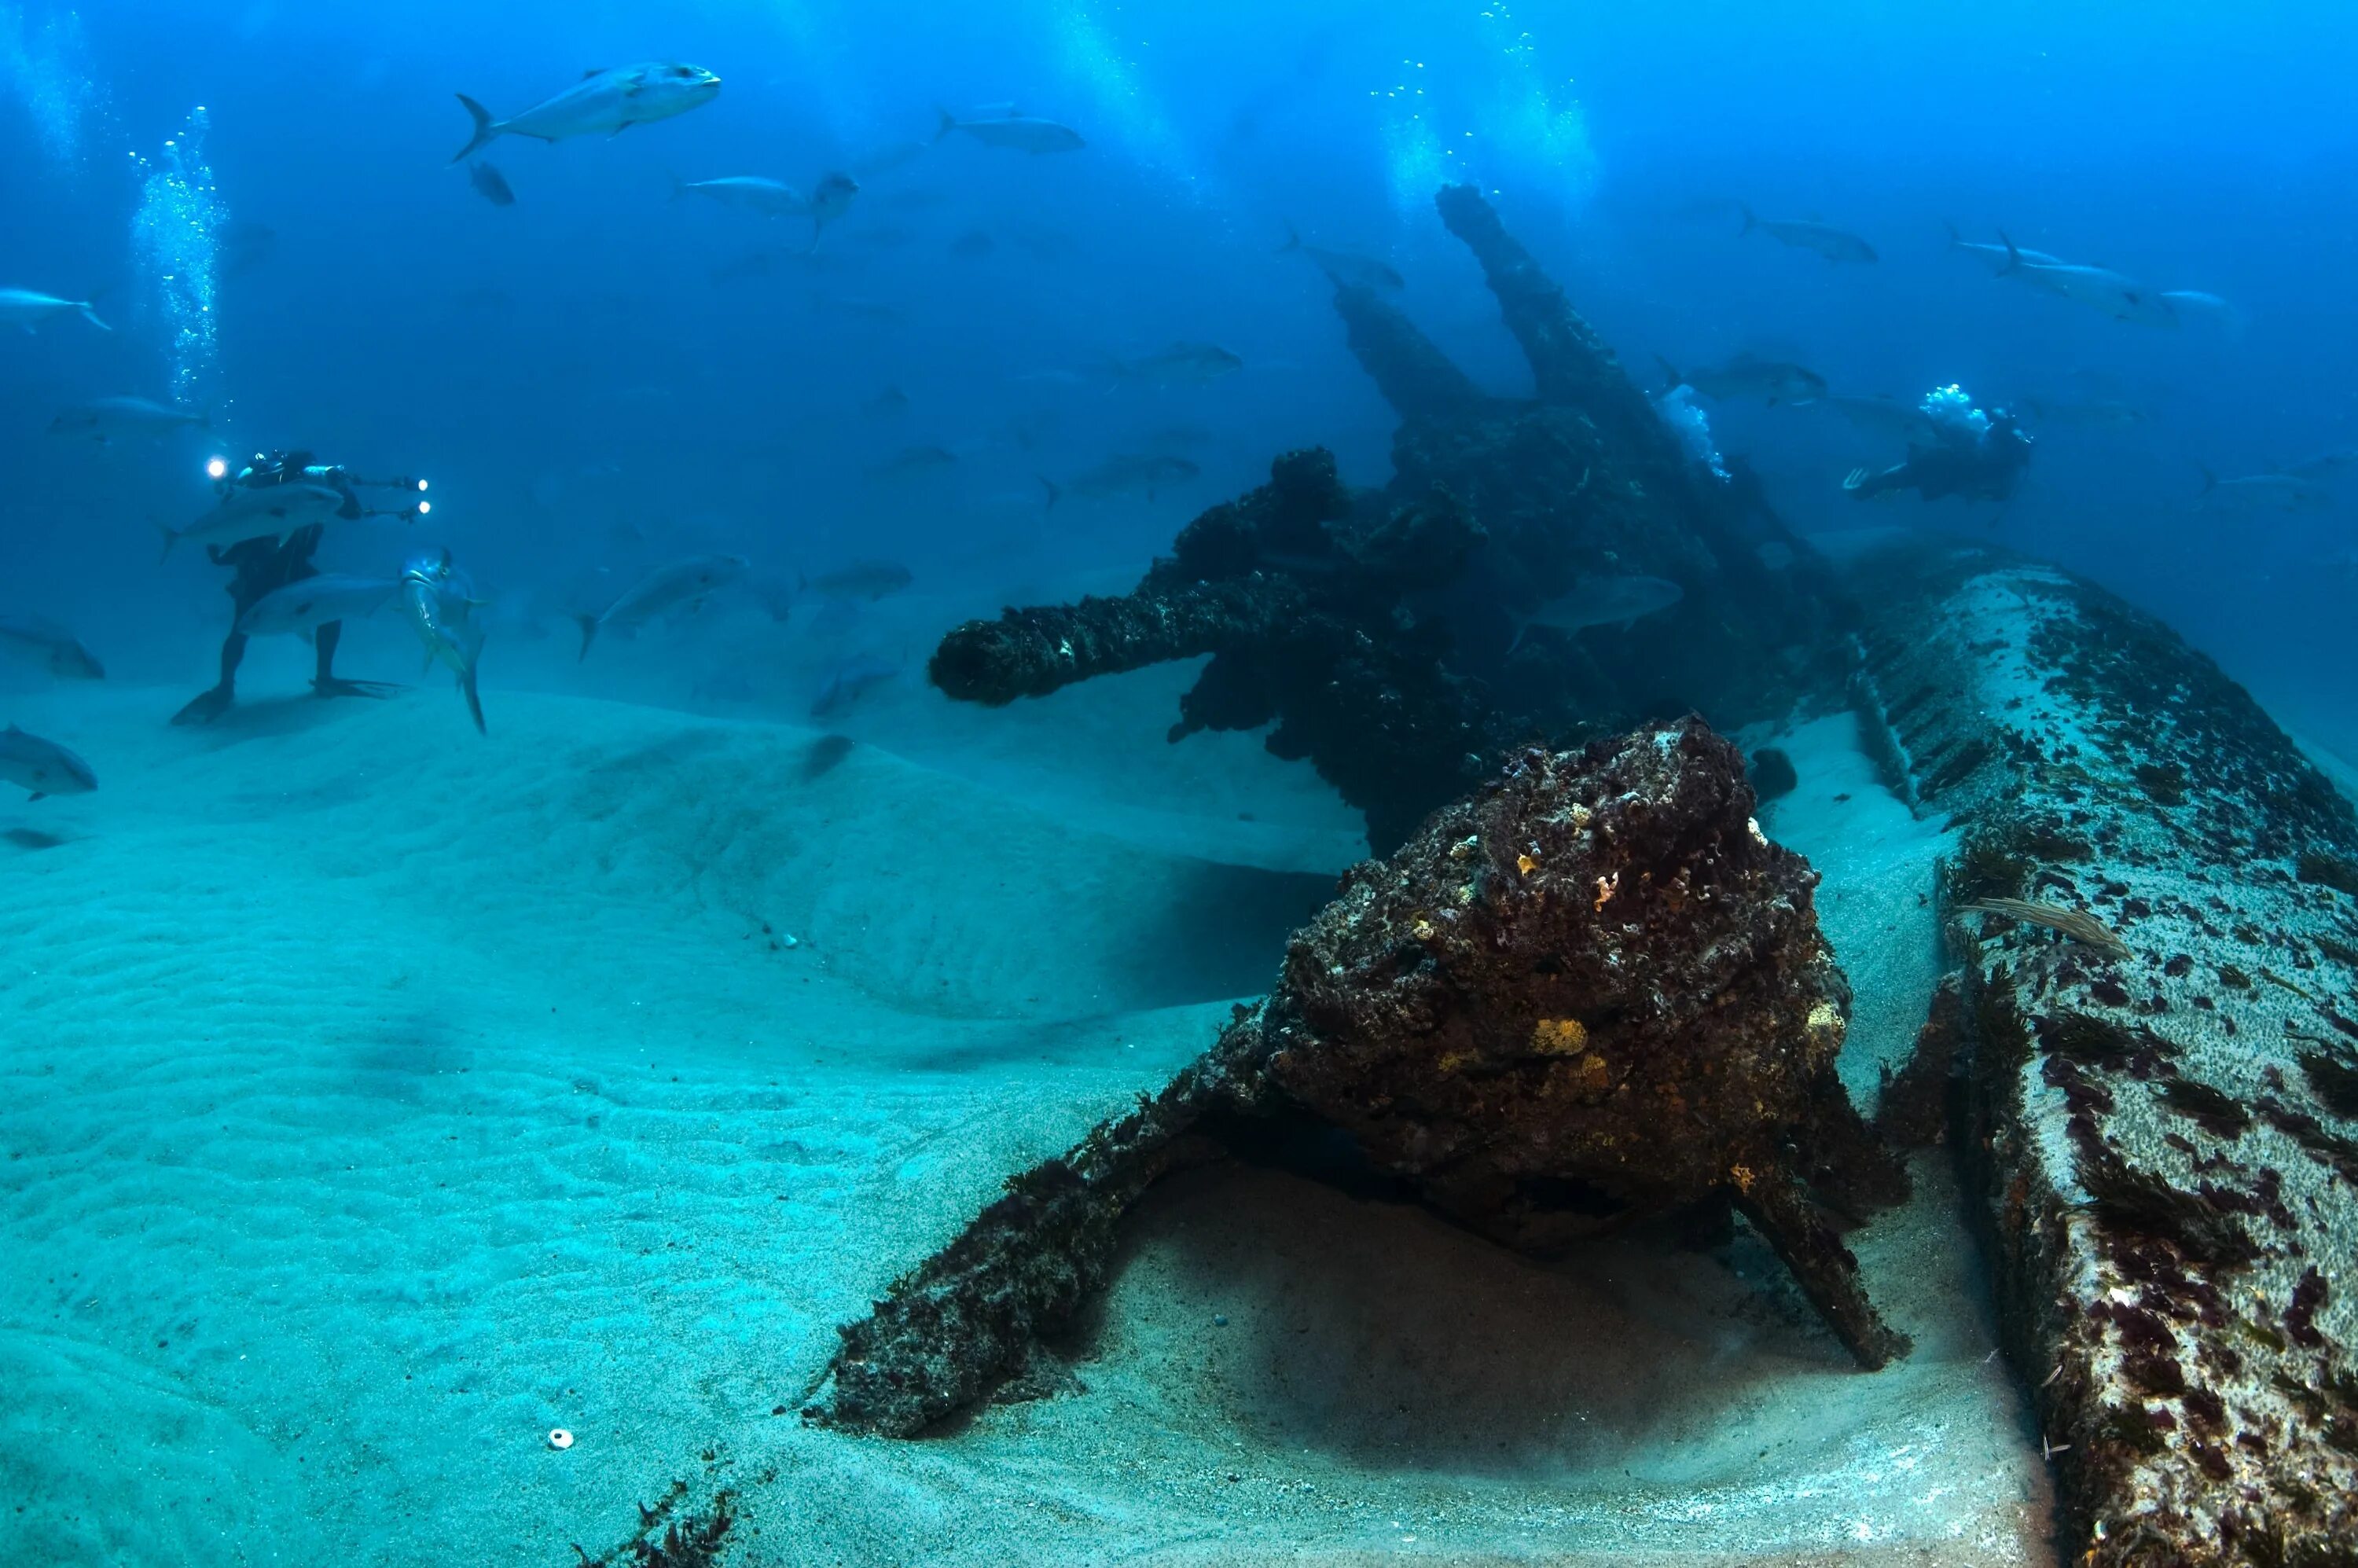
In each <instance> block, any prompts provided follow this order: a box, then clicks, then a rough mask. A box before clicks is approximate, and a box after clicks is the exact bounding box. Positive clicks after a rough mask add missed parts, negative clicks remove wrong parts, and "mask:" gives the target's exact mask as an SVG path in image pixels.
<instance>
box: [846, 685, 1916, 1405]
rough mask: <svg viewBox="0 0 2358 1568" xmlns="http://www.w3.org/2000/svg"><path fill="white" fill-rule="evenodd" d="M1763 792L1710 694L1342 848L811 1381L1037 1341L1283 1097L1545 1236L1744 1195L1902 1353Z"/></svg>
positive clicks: (1812, 1281)
mask: <svg viewBox="0 0 2358 1568" xmlns="http://www.w3.org/2000/svg"><path fill="white" fill-rule="evenodd" d="M1752 808H1753V798H1752V795H1751V791H1750V789H1749V787H1748V785H1747V784H1746V783H1745V779H1744V767H1743V760H1742V758H1741V756H1740V755H1739V754H1738V753H1737V752H1736V748H1735V747H1734V746H1732V745H1731V744H1729V743H1728V742H1727V741H1725V740H1722V739H1721V738H1719V737H1718V736H1716V735H1714V734H1713V733H1712V732H1711V731H1710V730H1707V729H1705V728H1704V726H1703V725H1702V724H1701V723H1700V722H1699V721H1697V720H1693V719H1688V720H1684V721H1682V722H1680V723H1676V724H1671V725H1667V726H1661V727H1655V728H1648V729H1644V730H1639V731H1637V732H1636V733H1634V734H1631V735H1628V736H1627V737H1624V738H1622V739H1619V740H1617V741H1600V742H1597V743H1595V744H1593V745H1592V746H1591V747H1589V748H1588V749H1587V750H1586V751H1585V752H1553V753H1552V752H1545V751H1541V750H1536V749H1534V750H1531V751H1528V752H1523V753H1521V754H1520V755H1519V756H1518V757H1516V758H1515V759H1514V760H1513V761H1512V762H1510V763H1509V765H1508V766H1507V767H1506V768H1505V769H1504V770H1503V771H1502V773H1500V774H1499V775H1498V776H1496V777H1494V778H1493V779H1491V780H1490V781H1488V782H1487V783H1486V784H1484V785H1483V786H1482V787H1481V788H1480V789H1479V790H1478V791H1476V793H1475V794H1474V795H1472V796H1471V797H1470V798H1467V799H1466V800H1463V801H1461V802H1459V803H1458V804H1456V805H1455V806H1451V807H1449V808H1447V809H1446V810H1444V811H1442V812H1439V813H1437V814H1436V815H1435V816H1433V818H1432V819H1431V820H1430V821H1429V822H1428V823H1427V824H1426V825H1425V826H1424V827H1423V828H1422V831H1420V832H1419V833H1418V834H1417V835H1416V837H1415V838H1413V839H1412V840H1411V841H1410V842H1409V843H1408V844H1407V845H1406V846H1404V847H1403V848H1402V849H1401V850H1400V851H1399V852H1398V853H1396V854H1394V855H1393V856H1392V857H1391V858H1390V860H1385V861H1368V862H1366V863H1364V864H1362V865H1360V866H1358V867H1357V868H1356V869H1355V870H1353V871H1351V872H1349V873H1348V874H1347V876H1346V878H1345V879H1344V884H1343V887H1342V890H1341V892H1340V894H1339V896H1338V897H1337V898H1336V900H1335V902H1334V903H1331V904H1329V905H1328V906H1327V908H1326V909H1325V911H1324V912H1322V913H1321V914H1319V915H1318V916H1317V917H1316V918H1315V919H1314V920H1313V922H1312V923H1311V924H1310V925H1308V926H1306V927H1305V928H1303V930H1302V931H1300V932H1298V933H1297V934H1296V935H1295V936H1294V937H1293V942H1292V944H1291V945H1290V946H1289V947H1288V949H1287V952H1286V955H1285V959H1284V964H1283V968H1282V972H1281V974H1280V976H1279V980H1278V985H1277V989H1276V990H1275V991H1274V992H1273V993H1272V994H1271V996H1270V997H1269V998H1268V999H1267V1000H1264V1001H1262V1002H1261V1003H1260V1005H1258V1006H1256V1007H1253V1008H1249V1009H1240V1010H1239V1011H1238V1016H1237V1018H1236V1020H1235V1022H1233V1023H1231V1024H1230V1025H1229V1026H1228V1029H1227V1030H1226V1031H1225V1032H1224V1033H1222V1035H1221V1037H1220V1039H1219V1041H1218V1043H1217V1044H1215V1045H1214V1046H1213V1048H1212V1049H1211V1050H1210V1051H1209V1052H1207V1053H1206V1054H1205V1055H1204V1056H1203V1057H1201V1058H1200V1059H1198V1060H1197V1061H1196V1062H1195V1064H1194V1065H1191V1066H1189V1067H1188V1068H1187V1069H1186V1070H1185V1071H1184V1072H1182V1073H1181V1074H1180V1075H1179V1076H1178V1077H1177V1078H1176V1079H1175V1080H1174V1082H1173V1083H1172V1084H1171V1085H1170V1086H1169V1087H1166V1088H1165V1089H1164V1090H1163V1092H1162V1093H1161V1094H1160V1095H1157V1096H1155V1097H1154V1098H1152V1099H1149V1100H1146V1101H1144V1102H1143V1103H1141V1106H1140V1107H1139V1108H1137V1109H1136V1110H1135V1111H1134V1112H1132V1113H1131V1114H1130V1115H1128V1116H1126V1117H1124V1118H1122V1119H1119V1120H1117V1121H1113V1122H1110V1123H1108V1124H1106V1125H1103V1126H1101V1127H1099V1128H1098V1129H1097V1130H1095V1131H1093V1132H1092V1133H1090V1134H1089V1136H1088V1137H1087V1138H1086V1139H1085V1140H1083V1141H1082V1142H1081V1143H1080V1145H1079V1146H1078V1147H1076V1149H1074V1150H1072V1151H1071V1152H1069V1153H1067V1154H1066V1155H1065V1156H1064V1157H1063V1158H1061V1159H1057V1160H1053V1161H1050V1162H1047V1163H1045V1164H1044V1165H1041V1166H1039V1167H1037V1168H1035V1169H1033V1170H1032V1171H1029V1172H1026V1173H1023V1174H1022V1175H1019V1176H1017V1177H1016V1178H1015V1179H1014V1180H1012V1181H1011V1183H1009V1184H1008V1191H1007V1195H1005V1196H1004V1197H1002V1198H1001V1199H1000V1200H999V1201H998V1202H997V1203H995V1204H993V1205H992V1206H990V1208H988V1209H986V1210H985V1211H984V1212H983V1214H982V1215H981V1216H980V1217H979V1218H977V1219H976V1220H975V1221H974V1223H973V1224H972V1225H971V1226H969V1227H968V1229H967V1230H966V1232H965V1233H964V1234H963V1235H961V1236H960V1237H959V1238H957V1240H955V1241H954V1242H952V1243H951V1244H950V1245H949V1246H948V1247H947V1248H946V1249H944V1250H943V1251H942V1252H940V1253H939V1254H938V1255H936V1257H934V1258H933V1259H931V1260H928V1261H926V1262H925V1263H924V1264H923V1265H921V1266H920V1267H918V1268H917V1269H915V1270H914V1271H911V1272H910V1273H909V1274H907V1275H906V1276H904V1277H903V1279H902V1280H901V1281H899V1282H898V1283H897V1284H896V1285H895V1286H894V1287H893V1289H892V1292H891V1294H890V1295H889V1296H888V1297H887V1298H886V1299H885V1300H884V1301H882V1302H880V1303H877V1305H876V1308H875V1311H874V1313H873V1314H872V1315H871V1316H870V1317H869V1318H867V1319H866V1320H864V1321H862V1322H860V1323H857V1324H854V1325H849V1327H847V1328H845V1329H844V1330H843V1344H842V1346H841V1349H840V1352H839V1354H838V1357H836V1360H835V1363H834V1367H833V1385H832V1389H831V1390H829V1391H828V1393H827V1398H826V1399H825V1400H823V1401H822V1402H821V1403H819V1404H817V1405H816V1406H814V1407H813V1409H812V1411H810V1412H809V1413H810V1414H811V1415H812V1416H813V1417H814V1418H815V1419H818V1420H821V1421H824V1422H829V1423H832V1424H836V1425H840V1426H847V1427H854V1428H860V1429H867V1430H874V1431H880V1432H885V1433H903V1434H905V1433H914V1432H916V1431H919V1430H921V1429H923V1428H925V1427H926V1426H928V1425H930V1424H932V1423H933V1422H936V1421H939V1420H940V1419H941V1418H943V1417H944V1416H946V1415H947V1414H949V1413H951V1412H952V1411H956V1410H957V1409H959V1408H960V1407H962V1406H964V1405H967V1404H968V1403H970V1402H972V1401H973V1400H977V1399H979V1398H981V1397H983V1396H984V1395H986V1394H987V1393H989V1392H990V1390H992V1389H993V1388H994V1387H996V1386H997V1385H999V1384H1000V1383H1001V1382H1003V1381H1004V1380H1006V1379H1009V1378H1011V1377H1014V1376H1017V1375H1019V1374H1022V1373H1023V1372H1025V1371H1026V1369H1027V1368H1028V1366H1029V1363H1030V1361H1031V1358H1032V1357H1033V1354H1034V1352H1035V1348H1036V1346H1038V1344H1039V1342H1040V1339H1041V1336H1043V1335H1045V1334H1049V1333H1051V1332H1053V1331H1054V1330H1055V1328H1056V1327H1057V1326H1058V1325H1060V1324H1062V1323H1063V1322H1064V1321H1065V1320H1066V1319H1067V1318H1068V1317H1069V1316H1070V1315H1071V1314H1072V1313H1073V1312H1074V1310H1075V1309H1076V1307H1077V1306H1078V1305H1079V1304H1080V1303H1081V1302H1082V1301H1083V1299H1084V1298H1085V1297H1086V1296H1087V1294H1088V1293H1089V1292H1092V1291H1094V1290H1095V1289H1096V1288H1097V1287H1098V1285H1099V1284H1100V1283H1101V1282H1102V1281H1103V1278H1104V1275H1105V1271H1106V1268H1107V1263H1108V1260H1109V1256H1110V1254H1111V1251H1112V1247H1113V1238H1114V1231H1115V1227H1116V1223H1117V1221H1118V1220H1119V1219H1120V1216H1121V1214H1122V1212H1123V1210H1124V1209H1126V1208H1127V1207H1128V1206H1130V1203H1131V1202H1132V1201H1133V1200H1135V1199H1136V1198H1137V1196H1138V1195H1140V1194H1141V1192H1142V1191H1143V1190H1144V1189H1145V1188H1146V1186H1147V1185H1148V1184H1151V1183H1152V1182H1153V1181H1154V1180H1155V1179H1156V1178H1157V1177H1159V1176H1160V1175H1162V1174H1163V1173H1166V1172H1168V1171H1169V1170H1171V1169H1172V1168H1173V1167H1174V1166H1175V1165H1178V1164H1182V1163H1187V1162H1195V1161H1199V1160H1202V1159H1206V1158H1209V1157H1214V1156H1216V1155H1217V1153H1218V1152H1220V1150H1221V1149H1222V1148H1223V1146H1224V1145H1227V1144H1228V1143H1229V1142H1231V1141H1234V1140H1237V1139H1238V1138H1239V1137H1246V1136H1249V1135H1250V1134H1251V1133H1252V1132H1253V1131H1254V1130H1260V1129H1266V1128H1267V1127H1268V1126H1270V1125H1271V1123H1272V1122H1275V1121H1279V1120H1282V1119H1287V1118H1294V1119H1308V1120H1309V1121H1311V1122H1314V1123H1315V1124H1317V1125H1319V1126H1320V1127H1322V1128H1323V1129H1326V1130H1339V1131H1341V1132H1343V1133H1345V1134H1347V1135H1348V1136H1349V1139H1350V1140H1351V1141H1352V1142H1353V1143H1354V1144H1355V1145H1356V1147H1357V1150H1358V1151H1359V1152H1361V1153H1363V1154H1364V1155H1365V1157H1366V1159H1367V1161H1368V1163H1369V1164H1370V1165H1371V1166H1373V1167H1374V1168H1376V1169H1378V1170H1379V1171H1381V1172H1385V1173H1390V1174H1392V1175H1394V1176H1396V1177H1398V1178H1401V1179H1402V1180H1403V1181H1404V1182H1405V1183H1406V1184H1407V1185H1408V1186H1409V1187H1410V1189H1411V1190H1412V1191H1413V1192H1414V1193H1415V1194H1417V1195H1420V1196H1421V1197H1422V1199H1423V1200H1424V1201H1425V1202H1426V1203H1428V1204H1430V1205H1431V1206H1433V1208H1435V1209H1436V1210H1438V1211H1440V1212H1441V1213H1443V1214H1444V1215H1446V1216H1448V1217H1452V1218H1453V1219H1455V1220H1456V1221H1458V1222H1460V1223H1462V1224H1464V1225H1466V1226H1467V1227H1470V1228H1472V1229H1474V1230H1476V1231H1477V1232H1479V1233H1481V1234H1483V1235H1486V1236H1488V1237H1491V1238H1495V1239H1496V1240H1498V1241H1499V1242H1500V1243H1502V1244H1504V1245H1506V1246H1509V1247H1512V1248H1515V1249H1519V1250H1522V1251H1525V1252H1529V1253H1534V1254H1541V1255H1545V1254H1549V1253H1552V1252H1555V1251H1558V1250H1560V1249H1563V1247H1564V1246H1566V1245H1567V1244H1568V1243H1571V1242H1573V1241H1574V1240H1576V1239H1578V1238H1582V1237H1584V1236H1588V1235H1591V1234H1594V1233H1595V1232H1597V1231H1598V1230H1600V1229H1602V1228H1605V1227H1608V1226H1612V1225H1615V1224H1617V1223H1620V1222H1623V1221H1626V1220H1628V1219H1632V1218H1636V1217H1645V1216H1654V1215H1661V1214H1665V1213H1669V1212H1672V1211H1676V1210H1680V1209H1683V1208H1687V1207H1690V1206H1699V1205H1713V1204H1732V1205H1733V1206H1735V1207H1736V1209H1738V1210H1739V1211H1741V1212H1742V1213H1743V1214H1744V1215H1745V1216H1746V1217H1747V1218H1748V1219H1749V1220H1750V1222H1751V1223H1752V1224H1753V1225H1754V1226H1755V1227H1757V1228H1758V1230H1759V1231H1760V1232H1761V1234H1762V1235H1763V1236H1764V1237H1766V1238H1768V1241H1769V1242H1770V1243H1771V1244H1772V1245H1773V1246H1774V1247H1775V1248H1776V1249H1777V1251H1778V1253H1779V1256H1781V1257H1782V1258H1783V1259H1784V1260H1785V1262H1786V1263H1787V1265H1788V1266H1789V1267H1790V1270H1791V1271H1792V1273H1793V1275H1794V1277H1795V1278H1796V1279H1797V1280H1798V1281H1800V1283H1801V1287H1802V1289H1803V1290H1804V1291H1805V1292H1807V1294H1808V1296H1809V1298H1810V1300H1811V1301H1812V1303H1814V1304H1815V1305H1816V1307H1817V1308H1818V1310H1819V1312H1820V1313H1821V1314H1823V1316H1824V1319H1825V1321H1826V1323H1827V1324H1828V1325H1829V1326H1830V1327H1831V1328H1832V1329H1833V1332H1834V1333H1835V1334H1836V1335H1837V1336H1839V1337H1840V1339H1841V1340H1842V1342H1843V1343H1844V1345H1845V1346H1848V1347H1849V1348H1850V1350H1851V1351H1852V1352H1853V1353H1854V1354H1855V1356H1856V1357H1857V1358H1858V1360H1859V1361H1860V1362H1861V1364H1863V1365H1865V1366H1867V1367H1870V1368H1871V1367H1877V1366H1880V1365H1882V1364H1883V1363H1884V1362H1885V1361H1886V1360H1887V1359H1888V1358H1890V1357H1893V1356H1896V1355H1899V1354H1902V1353H1904V1352H1905V1350H1906V1348H1907V1341H1906V1339H1905V1337H1904V1336H1900V1335H1899V1334H1898V1333H1896V1332H1895V1331H1893V1330H1892V1329H1890V1328H1889V1327H1887V1325H1885V1324H1884V1323H1883V1322H1882V1320H1881V1319H1880V1318H1879V1317H1878V1316H1877V1314H1876V1311H1875V1309H1874V1307H1873V1305H1872V1304H1871V1303H1870V1302H1869V1301H1868V1299H1867V1295H1866V1291H1865V1289H1864V1288H1863V1286H1862V1284H1861V1282H1860V1280H1859V1277H1858V1271H1857V1265H1856V1262H1855V1260H1854V1259H1853V1257H1852V1256H1851V1254H1850V1253H1849V1251H1848V1250H1847V1249H1845V1248H1844V1245H1843V1243H1842V1241H1841V1240H1840V1238H1839V1237H1838V1235H1837V1232H1836V1228H1835V1226H1834V1224H1833V1221H1832V1219H1831V1218H1830V1217H1829V1216H1828V1214H1827V1213H1826V1212H1825V1211H1824V1210H1823V1209H1822V1208H1821V1206H1820V1205H1821V1204H1825V1205H1829V1206H1832V1207H1833V1209H1835V1210H1837V1211H1840V1212H1842V1213H1845V1214H1848V1215H1852V1216H1857V1215H1863V1214H1864V1213H1866V1212H1867V1211H1868V1210H1870V1209H1872V1208H1874V1207H1876V1206H1879V1205H1881V1204H1883V1203H1887V1202H1889V1201H1894V1200H1896V1199H1897V1198H1898V1197H1899V1196H1900V1195H1902V1192H1903V1189H1904V1177H1903V1176H1902V1173H1901V1172H1900V1169H1899V1167H1898V1164H1897V1162H1895V1161H1894V1160H1893V1159H1892V1158H1891V1157H1890V1156H1889V1155H1888V1154H1887V1152H1885V1151H1884V1150H1883V1149H1882V1148H1881V1146H1880V1145H1879V1144H1877V1142H1876V1141H1875V1140H1874V1138H1873V1136H1872V1134H1871V1133H1870V1132H1869V1131H1868V1130H1867V1129H1866V1127H1865V1126H1864V1125H1863V1124H1862V1123H1861V1122H1860V1120H1859V1119H1858V1117H1857V1115H1856V1114H1855V1111H1854V1110H1853V1108H1852V1107H1851V1104H1850V1101H1849V1099H1848V1098H1847V1096H1846V1095H1845V1094H1844V1090H1843V1088H1842V1086H1841V1084H1840V1082H1839V1081H1838V1080H1837V1079H1836V1077H1835V1076H1834V1072H1833V1063H1834V1056H1835V1054H1836V1052H1837V1051H1838V1050H1839V1048H1840V1046H1841V1043H1842V1037H1843V1030H1844V1005H1845V1002H1846V1000H1847V993H1846V988H1845V985H1844V980H1843V979H1842V976H1841V973H1840V971H1839V970H1838V969H1836V968H1835V967H1834V965H1833V960H1832V957H1831V955H1830V954H1829V953H1828V951H1827V948H1826V945H1825V942H1824V940H1823V937H1822V936H1821V935H1819V932H1818V927H1817V923H1816V917H1815V914H1814V913H1813V909H1812V888H1813V887H1814V885H1815V883H1816V881H1817V878H1816V875H1815V873H1813V872H1812V871H1811V870H1810V869H1809V867H1808V866H1807V865H1806V864H1805V863H1804V862H1803V861H1802V860H1801V859H1800V857H1798V856H1796V855H1794V854H1792V853H1790V851H1788V850H1785V849H1780V848H1779V847H1777V846H1775V845H1772V844H1771V843H1769V842H1768V839H1767V838H1764V837H1763V836H1762V835H1761V833H1760V831H1759V829H1758V826H1757V825H1756V824H1755V823H1754V822H1753V820H1752V818H1751V812H1752Z"/></svg>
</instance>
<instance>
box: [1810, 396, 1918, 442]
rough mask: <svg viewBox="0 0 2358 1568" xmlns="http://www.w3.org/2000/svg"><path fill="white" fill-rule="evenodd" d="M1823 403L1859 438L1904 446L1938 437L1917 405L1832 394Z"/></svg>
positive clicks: (1880, 397)
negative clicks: (1845, 421) (1832, 409)
mask: <svg viewBox="0 0 2358 1568" xmlns="http://www.w3.org/2000/svg"><path fill="white" fill-rule="evenodd" d="M1825 401H1826V402H1827V403H1828V404H1830V405H1832V406H1833V408H1834V410H1835V411H1836V412H1837V413H1839V414H1840V415H1842V416H1843V417H1844V418H1845V419H1847V420H1849V421H1850V422H1851V424H1852V426H1853V427H1855V428H1856V429H1857V431H1858V432H1859V434H1860V435H1862V436H1866V437H1869V438H1873V439H1875V440H1878V441H1890V442H1895V443H1898V444H1902V445H1904V444H1906V443H1908V442H1910V441H1915V442H1931V441H1936V440H1938V439H1940V437H1941V430H1940V427H1939V426H1937V425H1935V424H1934V423H1933V422H1932V416H1931V415H1929V414H1927V413H1925V412H1924V410H1923V407H1922V406H1920V405H1919V404H1914V403H1909V402H1906V401H1905V400H1903V399H1900V398H1897V397H1890V396H1887V395H1883V394H1881V393H1878V394H1877V395H1874V396H1872V397H1845V396H1841V395H1835V396H1831V397H1828V398H1827V399H1825Z"/></svg>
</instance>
